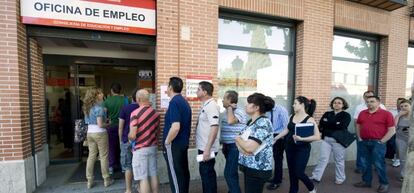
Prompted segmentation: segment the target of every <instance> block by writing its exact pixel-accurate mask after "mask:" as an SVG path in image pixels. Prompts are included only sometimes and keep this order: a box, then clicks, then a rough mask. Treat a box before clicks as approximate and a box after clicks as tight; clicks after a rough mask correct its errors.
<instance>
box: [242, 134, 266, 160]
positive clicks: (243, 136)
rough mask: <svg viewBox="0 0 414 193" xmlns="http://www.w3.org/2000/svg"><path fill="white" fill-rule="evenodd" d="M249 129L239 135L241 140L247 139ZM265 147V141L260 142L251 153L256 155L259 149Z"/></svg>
mask: <svg viewBox="0 0 414 193" xmlns="http://www.w3.org/2000/svg"><path fill="white" fill-rule="evenodd" d="M251 132H252V131H251V130H250V129H247V130H246V131H244V132H243V133H242V134H241V135H240V138H241V139H242V140H243V141H247V140H249V136H250V134H251ZM265 147H266V143H264V142H263V143H262V144H261V145H260V146H259V147H258V148H257V149H256V151H254V152H253V155H257V154H258V153H259V152H260V151H262V150H263V149H264V148H265Z"/></svg>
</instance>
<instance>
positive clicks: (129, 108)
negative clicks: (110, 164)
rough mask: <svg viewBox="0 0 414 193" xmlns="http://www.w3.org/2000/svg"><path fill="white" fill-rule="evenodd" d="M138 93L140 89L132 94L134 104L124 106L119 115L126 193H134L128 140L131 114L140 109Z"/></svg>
mask: <svg viewBox="0 0 414 193" xmlns="http://www.w3.org/2000/svg"><path fill="white" fill-rule="evenodd" d="M137 91H138V89H135V90H134V92H133V93H132V103H131V104H129V105H126V106H123V107H122V109H121V112H120V113H119V126H118V129H119V130H118V134H119V142H120V147H121V167H122V172H124V173H125V186H126V191H125V193H131V192H132V189H131V186H132V152H131V143H130V142H129V140H128V133H129V124H130V117H131V113H132V112H133V111H134V110H136V109H138V107H139V105H138V103H137V100H136V93H137Z"/></svg>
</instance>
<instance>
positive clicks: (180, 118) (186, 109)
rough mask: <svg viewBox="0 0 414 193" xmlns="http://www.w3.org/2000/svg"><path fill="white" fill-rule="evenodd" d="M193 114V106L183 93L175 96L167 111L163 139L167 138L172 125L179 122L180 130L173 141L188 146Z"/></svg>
mask: <svg viewBox="0 0 414 193" xmlns="http://www.w3.org/2000/svg"><path fill="white" fill-rule="evenodd" d="M191 116H192V114H191V107H190V105H189V104H188V102H187V100H186V99H185V98H184V97H183V96H182V95H181V94H178V95H175V96H173V97H172V98H171V100H170V103H169V105H168V110H167V112H166V113H165V120H164V130H163V141H165V139H166V138H167V136H168V132H170V129H171V125H172V124H173V123H175V122H179V123H180V131H178V134H177V136H176V137H175V138H174V140H173V141H172V143H174V144H180V145H185V146H188V144H189V142H190V133H191Z"/></svg>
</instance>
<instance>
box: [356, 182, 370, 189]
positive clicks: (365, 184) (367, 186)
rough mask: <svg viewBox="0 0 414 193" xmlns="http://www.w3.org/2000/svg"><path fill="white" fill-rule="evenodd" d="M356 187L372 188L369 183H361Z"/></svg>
mask: <svg viewBox="0 0 414 193" xmlns="http://www.w3.org/2000/svg"><path fill="white" fill-rule="evenodd" d="M354 187H357V188H371V184H367V183H365V182H362V181H361V182H358V183H355V184H354Z"/></svg>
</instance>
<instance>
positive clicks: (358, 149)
mask: <svg viewBox="0 0 414 193" xmlns="http://www.w3.org/2000/svg"><path fill="white" fill-rule="evenodd" d="M356 145H357V157H356V162H355V164H356V169H358V170H359V171H362V167H363V166H362V163H361V142H360V141H359V140H356Z"/></svg>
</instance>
